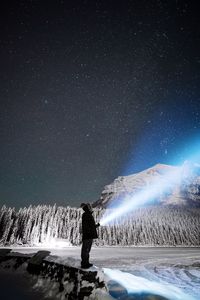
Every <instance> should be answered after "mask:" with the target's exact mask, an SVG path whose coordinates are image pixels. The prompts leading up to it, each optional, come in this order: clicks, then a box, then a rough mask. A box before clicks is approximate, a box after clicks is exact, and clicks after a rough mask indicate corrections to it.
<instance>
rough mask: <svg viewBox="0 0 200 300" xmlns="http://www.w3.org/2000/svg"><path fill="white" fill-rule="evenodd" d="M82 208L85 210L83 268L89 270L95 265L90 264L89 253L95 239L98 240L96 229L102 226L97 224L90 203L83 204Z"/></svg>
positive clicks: (83, 219) (83, 218) (82, 249)
mask: <svg viewBox="0 0 200 300" xmlns="http://www.w3.org/2000/svg"><path fill="white" fill-rule="evenodd" d="M81 208H82V209H83V210H84V213H83V215H82V248H81V267H82V268H84V269H87V268H90V267H92V266H93V264H91V263H90V262H89V258H90V256H89V253H90V250H91V247H92V242H93V239H97V238H98V235H97V230H96V228H97V227H99V226H100V224H99V223H98V224H95V221H94V218H93V215H92V207H91V205H90V204H89V203H87V204H85V203H82V204H81Z"/></svg>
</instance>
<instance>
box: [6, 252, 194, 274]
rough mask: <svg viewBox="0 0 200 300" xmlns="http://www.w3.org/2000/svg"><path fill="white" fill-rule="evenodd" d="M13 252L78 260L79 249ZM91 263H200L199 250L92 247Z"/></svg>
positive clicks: (129, 265)
mask: <svg viewBox="0 0 200 300" xmlns="http://www.w3.org/2000/svg"><path fill="white" fill-rule="evenodd" d="M12 249H13V251H17V252H22V253H34V252H36V251H38V250H41V249H45V250H49V251H51V255H56V256H59V257H60V258H62V259H63V260H64V258H65V257H72V258H75V259H80V252H81V248H80V247H66V248H63V249H59V248H54V249H52V248H38V247H29V248H24V247H21V248H20V247H17V248H12ZM91 261H92V262H93V263H94V264H95V265H96V266H98V267H109V268H120V269H121V268H126V269H127V268H128V269H131V268H135V266H138V267H139V266H140V265H146V266H147V265H151V264H155V266H157V265H160V264H165V263H166V264H184V263H186V262H187V263H190V264H192V263H193V262H194V261H199V262H200V248H188V247H186V248H182V247H180V248H153V247H93V248H92V250H91Z"/></svg>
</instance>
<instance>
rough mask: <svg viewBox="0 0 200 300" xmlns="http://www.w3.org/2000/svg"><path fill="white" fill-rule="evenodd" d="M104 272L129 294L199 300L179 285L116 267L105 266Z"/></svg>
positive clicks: (108, 278) (174, 299)
mask: <svg viewBox="0 0 200 300" xmlns="http://www.w3.org/2000/svg"><path fill="white" fill-rule="evenodd" d="M103 272H104V273H105V275H106V276H107V280H114V281H115V282H117V283H119V284H120V285H122V286H123V287H124V288H125V289H126V290H127V292H128V294H133V295H134V294H135V295H143V294H144V295H145V294H152V295H159V296H162V297H165V298H166V299H168V300H197V299H195V298H194V297H193V296H190V295H188V294H185V293H183V292H182V290H181V289H179V288H178V287H175V286H173V285H171V284H168V283H165V282H164V283H161V282H156V281H151V280H148V279H146V278H143V277H139V276H135V275H132V274H130V273H126V272H122V271H119V270H114V269H107V268H103ZM108 283H109V281H108Z"/></svg>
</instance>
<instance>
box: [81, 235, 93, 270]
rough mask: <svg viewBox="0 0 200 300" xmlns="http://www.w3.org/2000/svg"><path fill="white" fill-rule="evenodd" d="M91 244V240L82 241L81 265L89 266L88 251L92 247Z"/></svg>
mask: <svg viewBox="0 0 200 300" xmlns="http://www.w3.org/2000/svg"><path fill="white" fill-rule="evenodd" d="M92 242H93V240H92V239H89V240H83V242H82V248H81V259H82V261H81V264H82V265H87V264H89V258H90V255H89V253H90V250H91V247H92Z"/></svg>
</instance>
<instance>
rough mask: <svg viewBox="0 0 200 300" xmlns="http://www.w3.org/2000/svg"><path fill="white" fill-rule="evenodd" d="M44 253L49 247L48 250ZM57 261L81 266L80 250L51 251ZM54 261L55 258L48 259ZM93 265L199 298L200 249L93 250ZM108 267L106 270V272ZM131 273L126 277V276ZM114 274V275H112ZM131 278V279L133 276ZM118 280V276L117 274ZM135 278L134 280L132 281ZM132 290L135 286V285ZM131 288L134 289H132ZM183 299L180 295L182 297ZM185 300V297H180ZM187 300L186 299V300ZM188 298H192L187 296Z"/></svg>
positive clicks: (34, 250)
mask: <svg viewBox="0 0 200 300" xmlns="http://www.w3.org/2000/svg"><path fill="white" fill-rule="evenodd" d="M41 249H42V248H38V247H35V248H24V247H23V248H19V247H16V248H13V251H16V252H21V253H34V252H37V251H38V250H41ZM45 250H47V248H46V247H45ZM48 250H49V251H51V255H53V256H54V257H53V259H54V260H56V261H57V262H60V263H64V264H70V265H74V266H76V267H79V266H80V247H66V248H63V249H58V248H54V249H53V248H49V249H48ZM49 259H52V258H49ZM91 262H93V263H94V264H95V266H97V267H98V268H102V269H103V270H104V271H105V273H106V272H107V274H108V273H109V272H110V271H106V270H109V269H111V272H110V274H111V273H112V270H114V271H116V273H115V274H117V272H119V271H123V273H121V274H122V276H121V277H124V276H125V280H127V279H128V280H129V282H130V285H131V280H132V282H134V280H135V278H136V277H135V276H138V277H139V278H143V280H144V284H146V283H147V281H146V280H148V282H149V281H150V282H152V286H153V285H154V284H155V283H156V282H157V283H159V284H164V285H166V284H167V287H168V288H169V289H170V287H171V289H173V286H174V288H175V289H176V288H179V289H181V291H182V292H183V293H186V294H188V295H190V296H191V299H193V298H192V296H193V297H194V299H199V295H200V249H199V248H144V247H142V248H139V247H138V248H137V247H93V248H92V251H91ZM104 268H105V269H104ZM124 272H126V273H128V274H127V275H125V273H124ZM112 274H114V273H112ZM131 275H132V277H130V276H131ZM118 277H119V273H118ZM131 278H132V279H131ZM132 287H133V284H132ZM130 288H131V287H130ZM180 297H181V296H180ZM177 299H181V300H182V299H183V298H177ZM186 299H187V298H186ZM188 299H190V298H189V296H188Z"/></svg>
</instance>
